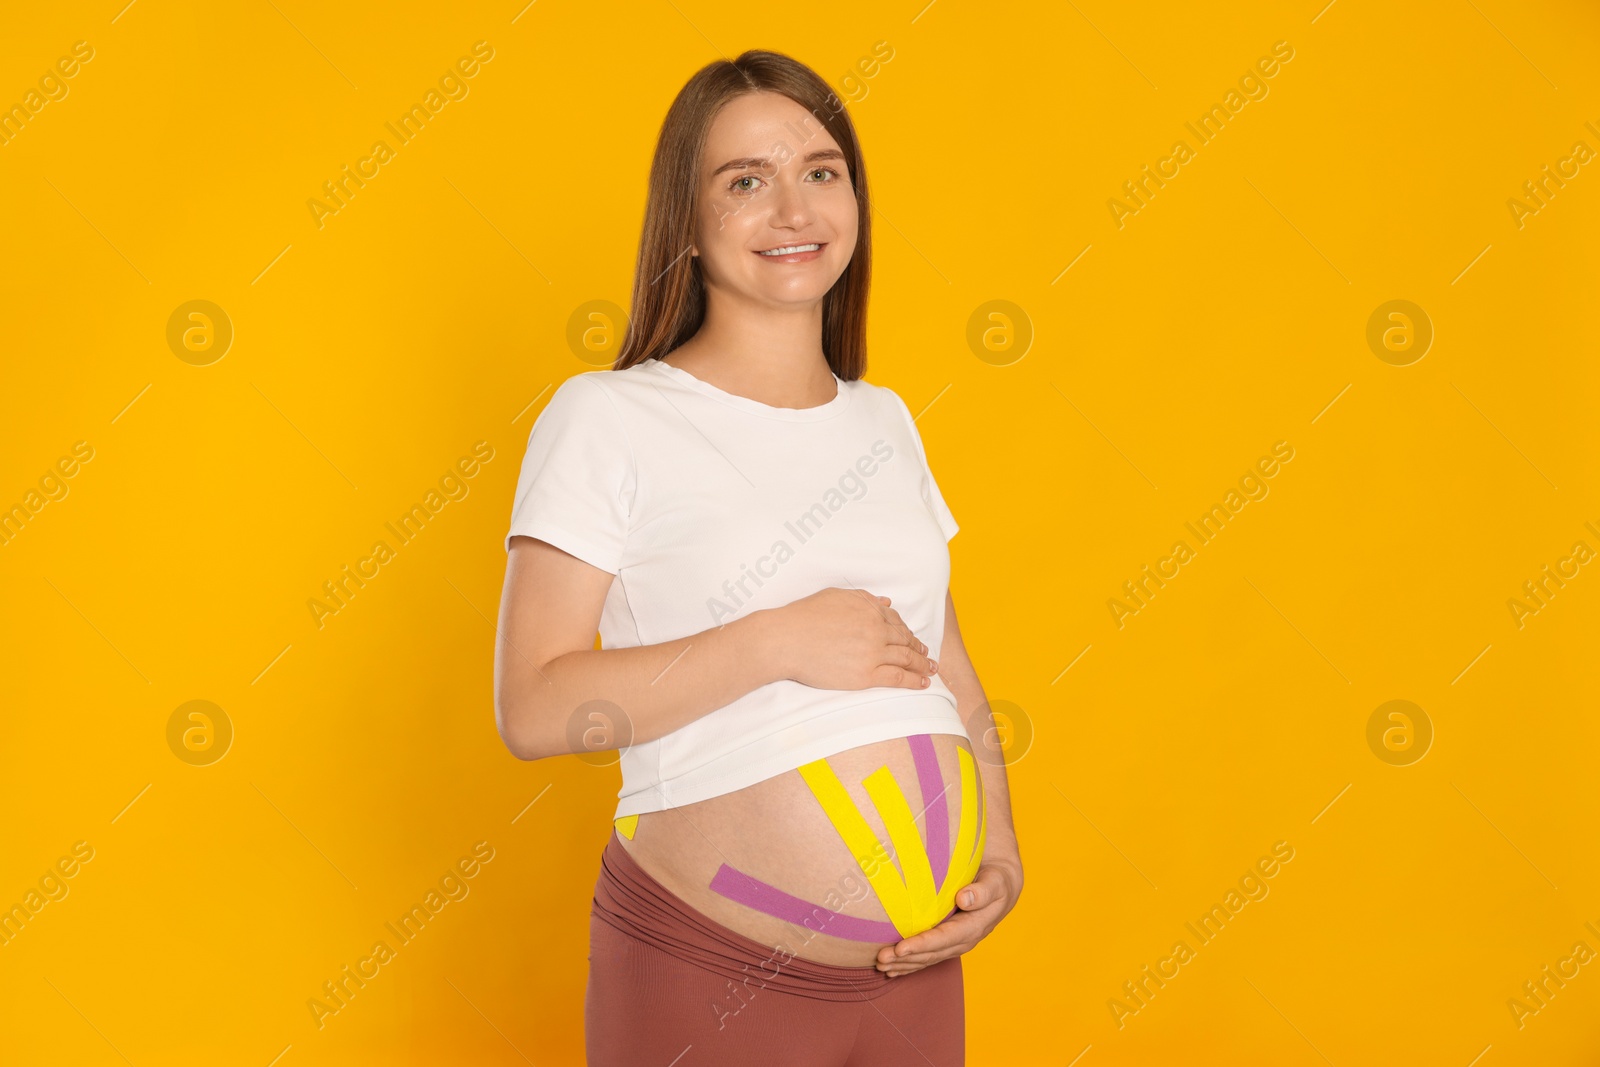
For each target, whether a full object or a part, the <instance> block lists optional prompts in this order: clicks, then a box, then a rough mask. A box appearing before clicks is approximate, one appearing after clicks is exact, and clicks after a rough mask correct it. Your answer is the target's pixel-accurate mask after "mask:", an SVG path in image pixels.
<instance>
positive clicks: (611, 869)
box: [591, 832, 892, 1001]
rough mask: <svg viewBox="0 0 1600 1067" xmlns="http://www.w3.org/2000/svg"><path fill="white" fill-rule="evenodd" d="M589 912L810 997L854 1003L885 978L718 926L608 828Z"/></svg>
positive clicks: (685, 955) (715, 967) (727, 973)
mask: <svg viewBox="0 0 1600 1067" xmlns="http://www.w3.org/2000/svg"><path fill="white" fill-rule="evenodd" d="M591 914H592V915H593V917H594V918H596V919H599V920H600V921H602V922H604V923H606V924H607V925H609V926H612V927H615V928H616V929H617V930H620V931H622V932H623V933H625V934H627V935H629V936H630V937H633V938H636V939H638V940H639V941H642V942H644V943H645V944H647V945H652V946H654V947H655V948H658V949H661V950H662V951H664V952H667V953H669V954H670V955H672V956H675V957H677V958H679V959H682V960H685V961H687V962H689V963H692V964H694V965H696V966H698V967H701V968H703V969H705V970H708V971H712V972H714V973H716V974H719V975H722V976H723V977H725V978H727V979H728V980H729V981H732V982H738V983H744V982H748V983H750V984H752V985H754V986H755V987H756V988H766V989H776V990H780V991H782V992H785V993H793V994H795V995H797V996H802V997H811V998H812V999H814V1000H836V1001H859V1000H865V999H871V998H873V997H877V996H879V995H881V994H882V993H883V992H884V991H885V990H886V989H887V987H888V985H889V983H890V981H892V979H891V978H890V977H889V976H888V975H887V974H885V973H884V972H882V971H880V970H878V969H877V968H876V967H871V966H868V967H837V966H834V965H832V964H827V963H818V962H816V961H814V960H805V959H801V958H799V957H797V956H792V955H788V954H787V953H786V952H784V951H775V950H774V949H772V948H771V947H769V946H767V945H763V944H762V943H761V942H759V941H756V940H754V939H753V938H749V937H745V936H744V935H743V934H741V933H739V932H737V931H735V930H731V929H729V928H728V927H726V926H723V925H722V924H721V923H719V922H717V921H715V920H714V919H712V918H710V917H709V916H707V915H705V914H704V913H702V912H700V911H698V910H696V909H695V908H693V907H691V906H690V905H689V904H687V903H685V902H684V901H683V900H682V899H681V898H680V897H678V896H677V895H676V894H675V893H673V892H672V891H671V890H669V889H668V888H667V887H666V886H664V885H662V884H661V883H660V882H658V881H656V880H655V879H654V878H652V877H651V876H650V875H649V874H648V873H646V871H645V870H644V868H642V867H640V866H639V864H638V862H637V861H635V860H634V858H633V857H632V856H630V855H629V854H628V851H627V849H625V848H623V847H622V843H621V841H620V840H619V838H618V837H617V835H616V833H615V832H613V833H612V834H611V837H610V839H609V840H608V841H607V842H606V847H605V851H604V852H602V853H601V855H600V877H599V879H598V880H597V881H596V883H595V888H594V902H593V908H592V912H591Z"/></svg>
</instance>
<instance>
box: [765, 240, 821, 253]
mask: <svg viewBox="0 0 1600 1067" xmlns="http://www.w3.org/2000/svg"><path fill="white" fill-rule="evenodd" d="M825 244H827V242H826V241H824V242H822V243H821V244H818V243H817V242H815V241H813V242H811V243H810V244H803V245H779V246H778V247H777V248H769V249H767V250H766V251H764V252H757V253H756V255H758V256H773V257H776V256H792V255H795V254H797V253H800V252H820V251H822V248H823V245H825Z"/></svg>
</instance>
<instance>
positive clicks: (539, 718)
mask: <svg viewBox="0 0 1600 1067" xmlns="http://www.w3.org/2000/svg"><path fill="white" fill-rule="evenodd" d="M612 578H613V576H612V575H611V574H609V573H608V572H606V571H603V570H601V569H600V568H598V567H595V566H591V565H590V564H588V563H585V562H584V561H582V560H580V559H578V558H577V557H576V556H572V555H568V554H567V553H566V552H563V551H561V550H560V549H558V548H555V547H554V546H552V545H549V544H547V543H545V542H544V541H539V540H536V539H534V538H532V537H522V536H517V537H513V538H512V539H511V550H510V554H509V556H508V558H507V562H506V582H505V588H504V590H503V591H502V593H501V596H500V626H499V634H498V640H497V641H496V642H495V656H494V712H495V724H496V725H497V726H498V727H499V729H500V737H501V739H502V740H504V741H505V743H506V747H507V748H508V749H510V750H511V753H512V755H514V756H516V757H517V758H518V759H525V760H533V759H543V758H544V757H546V756H557V755H562V754H565V753H569V752H573V751H581V749H575V748H574V746H573V745H572V743H571V742H570V741H569V721H570V720H571V719H572V716H573V713H574V712H576V711H578V709H579V708H580V707H581V706H582V705H584V704H586V703H588V702H590V701H594V700H604V701H608V702H609V703H611V704H613V705H615V706H616V708H617V709H619V710H620V713H621V716H622V717H623V718H622V719H621V721H617V722H612V723H611V726H612V727H613V728H614V729H613V736H610V737H608V738H607V739H606V740H607V743H606V744H603V745H600V746H599V747H600V748H619V747H623V746H626V745H630V744H639V743H641V742H645V741H653V740H655V739H656V738H658V737H661V736H662V735H664V734H667V733H671V732H672V731H673V730H676V729H677V728H678V727H680V726H683V725H685V724H686V723H689V722H692V721H694V720H695V719H698V718H699V717H700V716H702V715H704V714H706V713H707V712H708V711H711V710H713V709H715V708H719V707H722V706H723V705H724V704H731V703H733V701H735V700H737V699H739V698H740V697H742V696H744V695H745V694H746V693H749V692H750V691H752V690H754V689H757V688H759V687H760V686H763V685H765V684H767V683H768V682H772V681H776V680H777V679H778V678H780V677H781V676H782V675H781V674H780V673H779V671H778V668H777V665H776V664H775V663H774V662H773V657H771V656H769V655H768V654H767V652H768V649H770V648H771V647H772V642H771V641H770V640H768V639H767V635H766V629H767V627H768V625H769V624H770V622H771V621H772V615H771V613H770V612H761V611H757V612H752V613H751V614H749V615H746V616H744V617H743V618H740V619H736V620H734V621H733V622H730V623H727V624H725V625H723V626H720V627H715V628H713V629H709V630H706V631H704V632H703V633H698V634H694V635H693V636H690V637H685V638H681V639H679V640H676V641H667V642H663V643H662V644H659V645H641V646H639V647H636V648H614V649H605V650H597V649H595V647H594V635H595V633H596V631H597V630H598V629H599V626H600V612H601V610H602V608H604V606H605V597H606V592H607V590H609V589H610V588H611V581H612ZM591 710H594V709H591ZM600 710H601V711H602V712H603V713H604V714H605V715H606V717H607V718H608V719H616V718H617V717H618V711H614V710H611V709H606V708H601V709H600ZM588 725H589V721H588V720H587V719H585V720H583V721H581V723H580V726H579V730H580V732H581V730H582V729H585V728H587V727H588ZM630 730H631V736H630V735H629V731H630Z"/></svg>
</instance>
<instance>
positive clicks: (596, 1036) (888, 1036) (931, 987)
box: [584, 833, 966, 1067]
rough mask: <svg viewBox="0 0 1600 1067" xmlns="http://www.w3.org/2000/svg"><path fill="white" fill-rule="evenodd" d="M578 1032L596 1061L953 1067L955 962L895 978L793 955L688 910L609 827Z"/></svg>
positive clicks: (958, 1001)
mask: <svg viewBox="0 0 1600 1067" xmlns="http://www.w3.org/2000/svg"><path fill="white" fill-rule="evenodd" d="M788 947H792V948H799V946H788ZM584 1031H585V1038H586V1042H587V1048H588V1062H589V1065H590V1067H638V1065H641V1064H646V1065H651V1067H669V1065H670V1067H718V1065H722V1064H739V1065H748V1064H760V1065H761V1067H790V1065H793V1067H802V1065H803V1067H868V1065H871V1067H895V1065H898V1064H907V1065H913V1064H914V1065H916V1067H929V1065H930V1064H931V1065H932V1067H959V1065H962V1064H964V1063H965V1062H966V1016H965V1004H964V999H963V990H962V984H961V957H960V956H955V957H952V958H950V959H947V960H944V961H943V962H941V963H936V964H934V965H933V966H931V967H925V968H923V969H922V970H920V971H915V972H913V973H911V974H908V975H904V976H902V977H900V978H889V977H888V976H887V975H885V974H883V973H882V972H880V971H879V970H877V969H876V968H875V967H835V966H831V965H829V964H825V963H816V962H813V961H810V960H805V959H800V958H799V957H795V956H789V957H787V958H785V955H784V954H782V953H775V952H774V951H773V950H772V949H771V948H769V947H767V946H765V945H762V944H761V943H760V942H759V941H755V940H752V939H751V938H748V937H745V936H744V935H742V934H739V933H737V932H735V931H733V930H730V929H729V928H728V927H726V926H723V925H722V924H721V923H718V922H715V921H713V920H712V919H710V918H708V917H707V916H705V915H703V914H702V913H700V912H699V911H696V910H695V909H694V908H692V907H690V906H689V905H688V904H685V903H684V902H683V901H682V900H681V899H679V898H678V897H677V896H676V895H674V894H673V893H672V892H671V891H670V890H669V889H667V888H666V887H665V886H663V885H662V884H661V883H660V882H658V881H656V880H655V879H654V878H652V877H650V875H648V874H646V873H645V871H644V869H643V868H641V867H640V866H639V865H638V863H636V862H635V861H634V859H633V857H632V856H630V855H628V852H627V850H626V849H624V848H623V847H622V844H621V842H620V841H619V839H618V838H617V835H616V834H615V833H613V834H612V835H611V838H610V840H609V841H608V842H607V844H606V847H605V851H604V853H603V854H602V855H601V857H600V877H599V880H598V881H597V882H596V883H595V889H594V904H593V907H592V909H591V910H590V913H589V986H588V992H587V995H586V997H585V1000H584Z"/></svg>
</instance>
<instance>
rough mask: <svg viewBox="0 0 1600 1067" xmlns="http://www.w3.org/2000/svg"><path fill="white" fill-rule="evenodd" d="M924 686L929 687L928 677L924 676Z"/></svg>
mask: <svg viewBox="0 0 1600 1067" xmlns="http://www.w3.org/2000/svg"><path fill="white" fill-rule="evenodd" d="M922 684H923V685H927V684H928V679H927V677H926V676H924V677H923V679H922Z"/></svg>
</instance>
